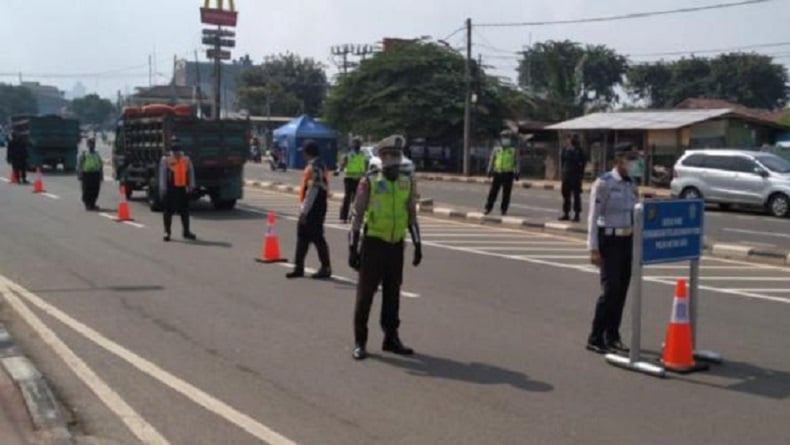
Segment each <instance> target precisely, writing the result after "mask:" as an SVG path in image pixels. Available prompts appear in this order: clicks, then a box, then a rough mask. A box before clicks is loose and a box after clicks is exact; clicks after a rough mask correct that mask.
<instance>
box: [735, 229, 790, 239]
mask: <svg viewBox="0 0 790 445" xmlns="http://www.w3.org/2000/svg"><path fill="white" fill-rule="evenodd" d="M721 231H722V232H732V233H745V234H747V235H760V236H773V237H776V238H790V235H787V234H785V233H776V232H761V231H759V230H745V229H721Z"/></svg>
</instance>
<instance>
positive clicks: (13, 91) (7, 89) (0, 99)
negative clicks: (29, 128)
mask: <svg viewBox="0 0 790 445" xmlns="http://www.w3.org/2000/svg"><path fill="white" fill-rule="evenodd" d="M36 113H38V104H37V103H36V98H35V96H33V93H31V92H30V90H29V89H27V88H25V87H19V86H13V85H6V84H0V123H3V122H6V121H7V120H8V119H9V118H10V117H11V116H15V115H19V114H36Z"/></svg>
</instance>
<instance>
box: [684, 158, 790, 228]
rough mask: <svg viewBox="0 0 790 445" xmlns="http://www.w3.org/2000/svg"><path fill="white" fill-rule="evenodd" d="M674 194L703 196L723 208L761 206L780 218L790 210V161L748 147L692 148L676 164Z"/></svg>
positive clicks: (690, 196)
mask: <svg viewBox="0 0 790 445" xmlns="http://www.w3.org/2000/svg"><path fill="white" fill-rule="evenodd" d="M670 188H671V190H672V196H675V197H680V198H702V199H703V200H704V201H705V202H706V203H716V204H719V205H720V206H721V207H723V208H728V207H730V206H732V205H742V206H755V207H761V208H763V209H765V210H766V211H768V212H769V213H770V214H772V215H774V216H777V217H785V216H788V213H790V161H787V160H786V159H784V158H781V157H779V156H777V155H775V154H772V153H768V152H760V151H749V150H724V149H704V150H689V151H686V153H684V154H683V156H681V157H680V159H678V161H677V163H675V167H674V170H673V178H672V183H671V185H670Z"/></svg>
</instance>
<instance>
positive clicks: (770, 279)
mask: <svg viewBox="0 0 790 445" xmlns="http://www.w3.org/2000/svg"><path fill="white" fill-rule="evenodd" d="M650 278H655V279H657V280H669V279H674V278H675V277H669V276H662V275H651V276H650ZM699 279H700V280H707V281H715V280H718V281H790V276H788V277H738V276H729V277H711V276H705V275H700V277H699Z"/></svg>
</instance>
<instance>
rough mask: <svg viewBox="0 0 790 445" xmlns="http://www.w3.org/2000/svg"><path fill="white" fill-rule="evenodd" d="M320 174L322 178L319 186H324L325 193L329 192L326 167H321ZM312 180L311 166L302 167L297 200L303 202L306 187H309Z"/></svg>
mask: <svg viewBox="0 0 790 445" xmlns="http://www.w3.org/2000/svg"><path fill="white" fill-rule="evenodd" d="M321 176H322V178H323V184H321V186H322V187H323V188H324V190H326V192H327V193H329V174H328V172H327V170H326V169H323V172H322V174H321ZM312 180H313V166H312V165H308V166H307V167H305V168H304V171H302V183H301V185H300V186H299V202H304V198H305V196H307V189H309V188H310V186H311V185H312V184H311V181H312Z"/></svg>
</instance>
